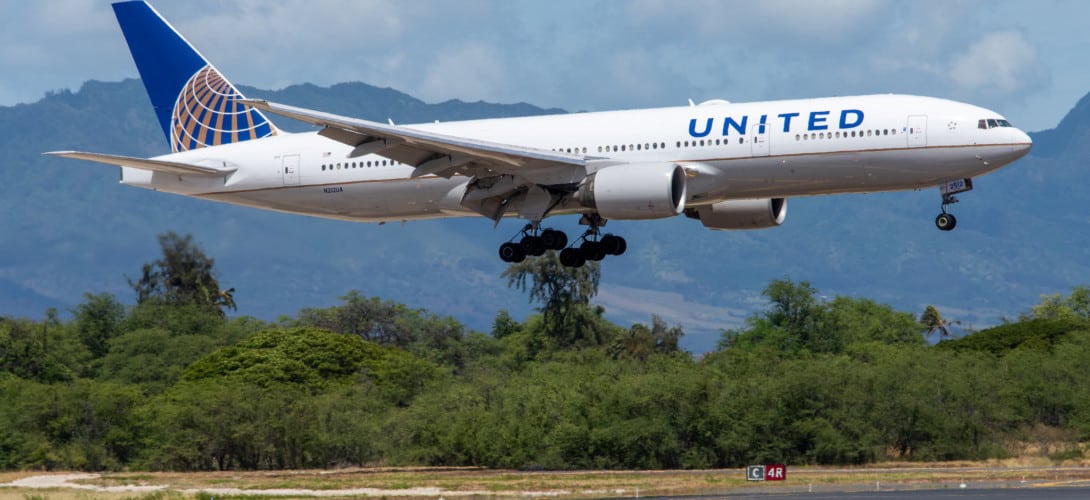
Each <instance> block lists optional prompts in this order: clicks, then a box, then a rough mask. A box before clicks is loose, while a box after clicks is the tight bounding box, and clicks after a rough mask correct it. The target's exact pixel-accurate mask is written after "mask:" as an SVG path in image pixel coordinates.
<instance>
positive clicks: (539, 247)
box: [519, 236, 545, 257]
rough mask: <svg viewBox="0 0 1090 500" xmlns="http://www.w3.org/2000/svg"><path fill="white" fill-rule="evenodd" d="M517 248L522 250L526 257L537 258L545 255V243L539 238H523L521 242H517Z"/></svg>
mask: <svg viewBox="0 0 1090 500" xmlns="http://www.w3.org/2000/svg"><path fill="white" fill-rule="evenodd" d="M519 247H521V248H522V251H523V253H525V254H526V255H533V256H535V257H538V256H540V255H543V254H544V253H545V243H544V242H543V241H542V240H541V237H540V236H525V237H523V238H522V241H520V242H519Z"/></svg>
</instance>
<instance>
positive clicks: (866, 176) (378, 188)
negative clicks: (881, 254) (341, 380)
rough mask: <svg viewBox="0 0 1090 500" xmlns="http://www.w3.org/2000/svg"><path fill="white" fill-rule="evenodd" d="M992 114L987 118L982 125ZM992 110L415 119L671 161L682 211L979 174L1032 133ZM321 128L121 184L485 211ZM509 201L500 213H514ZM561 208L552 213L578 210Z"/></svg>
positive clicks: (339, 205) (759, 110) (280, 199)
mask: <svg viewBox="0 0 1090 500" xmlns="http://www.w3.org/2000/svg"><path fill="white" fill-rule="evenodd" d="M982 120H984V122H982ZM988 120H991V122H990V123H991V124H995V123H997V122H1001V123H1004V124H1005V123H1006V122H1005V120H1002V117H1001V116H1000V115H998V114H997V113H995V112H993V111H989V110H987V109H984V108H980V107H977V106H972V105H968V104H963V103H958V102H954V101H949V100H943V99H935V98H928V97H916V96H903V95H871V96H856V97H832V98H822V99H800V100H788V101H771V102H755V103H739V104H729V103H725V102H709V103H705V104H701V105H697V106H686V107H675V108H659V109H646V110H631V111H610V112H599V113H574V114H565V115H549V116H536V117H526V118H503V119H488V120H472V121H461V122H447V123H438V122H437V123H427V124H419V125H409V126H407V127H409V128H417V129H421V130H429V131H433V132H438V133H442V134H447V135H451V136H457V137H462V138H467V139H473V140H479V141H487V142H490V143H498V144H511V145H519V146H522V147H531V148H537V149H541V150H546V151H563V152H566V153H572V154H578V155H581V156H585V157H586V158H587V159H588V167H587V168H588V173H591V172H593V170H594V169H597V168H603V167H613V166H619V165H625V164H641V163H652V162H658V163H662V162H670V163H676V164H679V165H681V166H683V167H684V168H685V170H686V173H687V174H688V177H689V179H688V192H687V200H686V206H700V205H707V204H712V203H716V202H719V201H723V200H733V199H754V198H787V197H796V196H810V195H819V194H835V193H858V192H875V191H895V190H907V189H920V188H926V187H932V186H936V185H939V184H942V183H945V182H947V181H951V180H955V179H962V178H972V177H976V176H979V175H982V174H984V173H987V172H990V171H992V170H995V169H997V168H999V167H1002V166H1003V165H1006V164H1008V163H1010V162H1012V161H1014V160H1016V159H1018V158H1020V157H1022V156H1023V155H1025V154H1026V152H1027V151H1028V150H1029V147H1030V144H1031V141H1030V139H1029V137H1028V136H1027V135H1026V134H1025V133H1024V132H1022V131H1021V130H1019V129H1017V128H1014V127H1011V126H1009V125H1007V126H989V122H988ZM352 149H353V148H352V147H350V146H347V145H345V144H342V143H340V142H336V141H334V140H331V139H328V138H326V137H322V136H319V135H317V134H316V133H302V134H281V135H278V136H274V137H268V138H264V139H259V140H251V141H245V142H239V143H234V144H226V145H222V146H214V147H207V148H201V149H195V150H191V151H186V152H182V153H176V154H171V155H165V156H161V157H158V158H157V159H162V160H172V161H180V162H185V163H189V164H203V165H209V166H217V167H221V166H226V167H233V168H235V169H236V170H235V171H234V172H233V173H231V174H230V175H227V176H226V177H198V176H178V175H172V174H165V173H161V172H151V171H147V170H138V169H133V168H124V169H123V174H122V182H123V183H124V184H129V185H135V186H140V187H145V188H151V189H156V190H160V191H166V192H171V193H177V194H183V195H188V196H195V197H200V198H206V199H211V200H216V201H223V202H228V203H234V204H239V205H246V206H253V207H260V208H265V209H272V210H278V211H283V212H291V213H298V214H306V215H312V216H318V217H328V218H336V219H345V220H356V221H393V220H409V219H426V218H437V217H451V216H471V215H478V214H477V213H476V212H473V211H471V210H468V209H466V208H465V207H463V206H462V204H461V202H462V196H463V194H464V193H465V186H466V184H467V182H469V180H470V179H469V178H467V177H463V176H458V175H455V176H453V177H451V178H449V179H448V178H444V177H438V176H435V175H426V176H422V177H418V178H411V174H412V172H413V170H414V167H413V166H410V165H404V164H399V163H397V162H394V161H392V160H389V159H386V158H383V157H381V156H378V155H367V156H361V157H357V158H349V154H350V152H351V151H352ZM517 208H518V207H514V206H512V207H508V209H507V211H506V213H508V214H515V213H517ZM578 210H579V207H578V206H576V205H568V204H565V205H562V206H561V207H559V209H558V210H557V211H554V212H552V213H565V212H568V213H570V212H574V211H578Z"/></svg>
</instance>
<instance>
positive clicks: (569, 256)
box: [560, 248, 586, 267]
mask: <svg viewBox="0 0 1090 500" xmlns="http://www.w3.org/2000/svg"><path fill="white" fill-rule="evenodd" d="M585 262H586V259H584V258H583V255H582V253H580V252H579V250H577V249H574V248H565V249H563V250H561V251H560V265H562V266H564V267H582V266H583V264H584V263H585Z"/></svg>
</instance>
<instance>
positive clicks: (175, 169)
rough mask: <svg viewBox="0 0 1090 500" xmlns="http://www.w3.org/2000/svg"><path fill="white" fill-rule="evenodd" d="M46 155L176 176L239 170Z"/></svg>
mask: <svg viewBox="0 0 1090 500" xmlns="http://www.w3.org/2000/svg"><path fill="white" fill-rule="evenodd" d="M45 154H47V155H50V156H60V157H63V158H74V159H76V160H87V161H93V162H97V163H105V164H106V165H115V166H119V167H130V168H138V169H140V170H151V171H153V172H163V173H165V174H175V175H200V176H219V175H227V174H229V173H231V172H234V171H235V170H237V169H234V168H214V167H206V166H199V165H190V164H188V163H181V162H176V161H165V160H150V159H146V158H133V157H131V156H119V155H107V154H102V153H85V152H82V151H51V152H49V153H45Z"/></svg>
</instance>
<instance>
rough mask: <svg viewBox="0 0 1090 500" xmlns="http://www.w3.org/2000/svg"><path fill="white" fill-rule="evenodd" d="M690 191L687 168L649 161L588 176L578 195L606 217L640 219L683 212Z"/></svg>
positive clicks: (609, 168) (587, 205)
mask: <svg viewBox="0 0 1090 500" xmlns="http://www.w3.org/2000/svg"><path fill="white" fill-rule="evenodd" d="M687 195H688V183H687V178H686V176H685V169H683V168H681V166H680V165H675V164H673V163H648V164H638V165H616V166H612V167H606V168H603V169H601V170H599V171H597V172H595V173H593V174H591V175H589V176H587V178H586V179H585V180H584V181H583V183H582V184H581V185H580V186H579V190H578V191H577V192H576V193H575V196H574V198H575V199H576V200H578V202H579V203H580V205H581V206H583V207H586V208H593V209H595V210H597V211H598V215H601V216H602V217H603V218H606V219H617V220H626V219H627V220H640V219H661V218H664V217H673V216H675V215H677V214H680V213H681V212H682V211H684V210H685V198H686V196H687Z"/></svg>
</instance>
